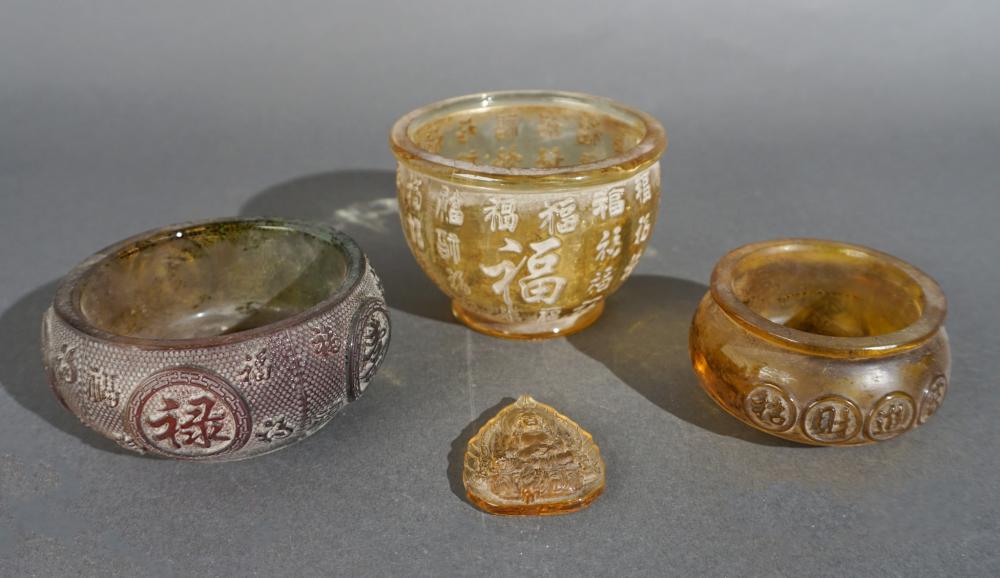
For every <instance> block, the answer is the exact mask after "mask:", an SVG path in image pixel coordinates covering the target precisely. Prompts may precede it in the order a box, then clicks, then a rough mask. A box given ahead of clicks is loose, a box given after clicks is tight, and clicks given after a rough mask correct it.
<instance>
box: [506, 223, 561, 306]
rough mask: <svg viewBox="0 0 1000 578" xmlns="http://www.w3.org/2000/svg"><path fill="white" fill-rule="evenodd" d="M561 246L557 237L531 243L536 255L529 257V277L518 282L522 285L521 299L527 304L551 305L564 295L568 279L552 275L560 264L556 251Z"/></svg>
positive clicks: (530, 245)
mask: <svg viewBox="0 0 1000 578" xmlns="http://www.w3.org/2000/svg"><path fill="white" fill-rule="evenodd" d="M561 245H562V243H561V242H560V241H559V239H558V238H557V237H549V238H548V239H546V240H544V241H539V242H537V243H529V245H528V246H529V247H531V250H532V251H534V254H532V255H531V256H530V257H528V266H527V271H528V274H527V276H526V277H524V278H523V279H521V280H520V281H518V283H520V285H521V298H522V299H524V301H525V302H526V303H539V302H541V303H546V304H548V305H551V304H553V303H555V302H556V300H557V299H558V298H559V295H560V294H562V290H563V288H564V287H565V286H566V279H565V278H563V277H559V276H557V275H553V274H552V273H553V272H555V269H556V266H557V265H558V264H559V255H558V254H557V253H555V250H556V249H558V248H559V247H560V246H561Z"/></svg>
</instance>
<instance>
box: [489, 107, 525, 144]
mask: <svg viewBox="0 0 1000 578" xmlns="http://www.w3.org/2000/svg"><path fill="white" fill-rule="evenodd" d="M520 124H521V119H520V117H519V116H518V115H516V114H511V113H507V114H499V115H497V117H496V125H495V126H494V128H493V137H494V138H496V139H497V140H508V139H512V138H514V137H516V136H517V133H518V129H519V127H520Z"/></svg>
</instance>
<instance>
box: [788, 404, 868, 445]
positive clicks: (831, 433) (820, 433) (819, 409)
mask: <svg viewBox="0 0 1000 578" xmlns="http://www.w3.org/2000/svg"><path fill="white" fill-rule="evenodd" d="M861 425H862V420H861V410H860V409H858V406H857V405H856V404H855V403H854V402H853V401H851V400H849V399H847V398H844V397H840V396H837V395H831V396H827V397H823V398H820V399H818V400H816V401H814V402H812V403H810V404H809V407H807V408H806V411H805V412H804V413H803V415H802V431H803V432H805V434H806V435H807V436H808V437H809V438H811V439H813V440H815V441H818V442H823V443H831V444H834V443H840V442H845V441H848V440H850V439H851V438H853V437H854V436H856V435H858V433H859V432H860V431H861Z"/></svg>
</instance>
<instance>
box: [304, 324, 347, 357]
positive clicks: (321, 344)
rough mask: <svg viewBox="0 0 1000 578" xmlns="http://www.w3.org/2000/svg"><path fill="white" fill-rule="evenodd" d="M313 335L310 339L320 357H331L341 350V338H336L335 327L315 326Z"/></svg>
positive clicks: (314, 350)
mask: <svg viewBox="0 0 1000 578" xmlns="http://www.w3.org/2000/svg"><path fill="white" fill-rule="evenodd" d="M312 331H313V336H312V337H311V338H310V339H309V344H310V345H312V349H313V353H315V354H316V355H319V356H320V357H330V356H331V355H333V354H334V353H339V352H340V340H338V339H337V338H336V334H335V333H334V331H333V329H331V328H329V327H313V328H312Z"/></svg>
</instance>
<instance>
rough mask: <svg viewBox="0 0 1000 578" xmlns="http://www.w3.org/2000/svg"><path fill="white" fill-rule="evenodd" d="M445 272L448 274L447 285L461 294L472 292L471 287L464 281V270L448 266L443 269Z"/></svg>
mask: <svg viewBox="0 0 1000 578" xmlns="http://www.w3.org/2000/svg"><path fill="white" fill-rule="evenodd" d="M445 273H446V274H447V276H448V286H449V287H451V288H452V289H454V290H455V291H456V292H458V293H460V294H462V295H468V294H469V293H472V288H470V287H469V284H468V283H466V281H465V271H462V270H459V269H452V268H450V267H449V268H448V269H446V270H445Z"/></svg>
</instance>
